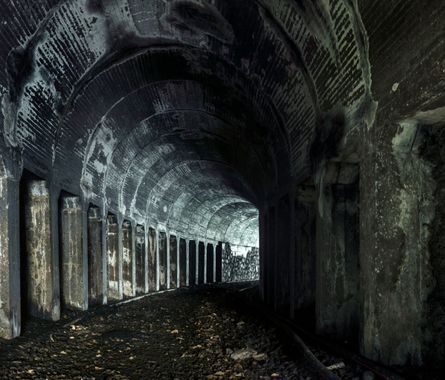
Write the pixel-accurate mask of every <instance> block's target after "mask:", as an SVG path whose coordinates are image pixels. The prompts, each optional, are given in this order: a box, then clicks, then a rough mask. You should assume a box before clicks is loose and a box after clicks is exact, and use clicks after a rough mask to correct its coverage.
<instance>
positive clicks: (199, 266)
mask: <svg viewBox="0 0 445 380" xmlns="http://www.w3.org/2000/svg"><path fill="white" fill-rule="evenodd" d="M195 246H196V250H195V251H196V252H195V253H196V273H195V274H196V282H195V284H196V285H199V284H200V279H199V277H200V274H199V273H200V271H201V269H200V268H201V264H200V262H201V261H202V260H201V259H200V251H201V244H200V243H199V240H195Z"/></svg>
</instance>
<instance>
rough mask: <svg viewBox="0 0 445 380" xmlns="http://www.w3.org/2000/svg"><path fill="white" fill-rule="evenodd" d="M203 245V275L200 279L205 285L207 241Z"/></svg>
mask: <svg viewBox="0 0 445 380" xmlns="http://www.w3.org/2000/svg"><path fill="white" fill-rule="evenodd" d="M203 244H204V249H203V251H204V254H203V257H204V264H203V266H204V274H203V276H202V277H203V282H204V284H207V241H204V242H203Z"/></svg>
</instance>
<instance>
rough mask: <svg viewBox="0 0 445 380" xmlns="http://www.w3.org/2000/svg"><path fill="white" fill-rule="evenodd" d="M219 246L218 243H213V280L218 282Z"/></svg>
mask: <svg viewBox="0 0 445 380" xmlns="http://www.w3.org/2000/svg"><path fill="white" fill-rule="evenodd" d="M217 246H218V243H213V244H212V248H213V249H212V253H213V255H212V258H213V268H212V270H213V278H212V282H216V248H217Z"/></svg>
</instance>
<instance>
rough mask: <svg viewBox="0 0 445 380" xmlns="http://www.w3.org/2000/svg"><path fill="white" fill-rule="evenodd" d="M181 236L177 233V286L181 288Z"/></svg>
mask: <svg viewBox="0 0 445 380" xmlns="http://www.w3.org/2000/svg"><path fill="white" fill-rule="evenodd" d="M180 253H181V238H180V237H179V236H178V235H176V268H177V271H176V287H177V288H180V287H181V271H182V268H181V256H180Z"/></svg>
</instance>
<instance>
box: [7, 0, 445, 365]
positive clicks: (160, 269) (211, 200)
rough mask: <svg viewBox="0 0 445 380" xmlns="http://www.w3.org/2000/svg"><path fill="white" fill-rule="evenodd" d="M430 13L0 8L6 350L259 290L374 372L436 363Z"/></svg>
mask: <svg viewBox="0 0 445 380" xmlns="http://www.w3.org/2000/svg"><path fill="white" fill-rule="evenodd" d="M430 3H431V6H430V7H424V6H422V4H421V2H416V1H414V0H409V1H401V0H392V1H387V2H386V1H375V2H369V1H365V0H298V1H293V0H271V1H265V0H245V1H242V2H240V1H237V0H151V1H144V0H122V1H115V0H46V1H33V0H0V37H1V42H0V67H1V70H0V100H1V107H0V111H1V112H0V126H1V131H2V138H1V139H0V174H1V178H0V179H1V182H0V184H1V186H0V249H1V254H0V336H2V337H4V338H8V339H9V338H13V337H16V336H18V335H19V334H20V330H21V325H22V323H23V322H24V321H25V320H26V318H27V316H28V315H30V316H34V317H39V318H44V319H50V320H54V321H56V320H58V319H60V313H61V309H63V308H66V309H75V310H84V311H85V310H87V309H88V308H89V305H101V304H107V303H108V302H119V301H122V300H123V299H124V298H126V299H128V298H132V297H135V296H137V295H144V294H148V293H151V292H156V291H160V290H161V291H165V290H171V289H176V288H179V287H187V286H189V287H190V286H194V285H204V284H209V283H215V282H217V283H219V282H235V281H247V280H257V281H258V282H259V292H260V295H261V299H262V300H263V301H264V304H265V305H267V306H268V307H269V308H270V309H271V310H273V311H274V312H275V313H277V314H280V315H283V316H284V315H285V316H286V317H289V318H291V319H292V320H297V321H298V320H300V321H301V323H302V324H303V325H306V326H310V327H311V328H313V330H314V331H315V332H316V333H317V334H319V335H320V336H323V337H327V338H329V339H332V340H334V341H337V342H343V343H344V342H348V343H349V344H351V345H352V346H353V347H354V349H356V350H357V351H359V352H360V353H361V354H362V355H363V356H365V357H367V358H369V359H372V360H374V361H376V362H379V363H383V364H385V365H393V366H411V367H422V366H425V365H426V366H428V365H430V366H432V367H437V366H440V367H441V368H442V367H443V366H445V361H444V357H445V356H444V353H445V338H444V337H445V327H444V326H445V323H444V321H445V312H444V309H443V302H444V301H445V291H444V289H445V281H444V279H443V270H444V267H445V263H444V261H443V260H442V258H441V257H442V256H441V250H442V247H443V244H444V241H443V240H444V238H443V236H442V235H443V234H441V232H442V230H443V225H444V220H445V219H444V218H443V215H444V212H443V210H442V209H443V206H442V205H443V202H442V200H443V199H442V198H443V195H442V187H443V186H442V185H443V175H442V174H443V171H444V168H445V163H444V160H443V159H442V157H443V152H442V149H443V148H442V146H443V136H442V134H443V133H442V130H441V128H442V127H443V125H444V124H445V111H444V109H445V81H444V72H445V63H444V62H445V59H444V57H445V55H444V51H445V49H443V47H444V43H445V42H444V39H443V31H444V27H443V19H445V5H444V4H443V2H441V1H440V0H432V1H431V2H430ZM419 15H420V16H421V19H422V22H420V23H419V22H418V21H417V19H418V17H419ZM423 26H424V29H422V27H423ZM388 36H390V38H389V37H388ZM412 46H416V47H417V48H416V49H413V48H412ZM394 326H397V327H396V328H394Z"/></svg>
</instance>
